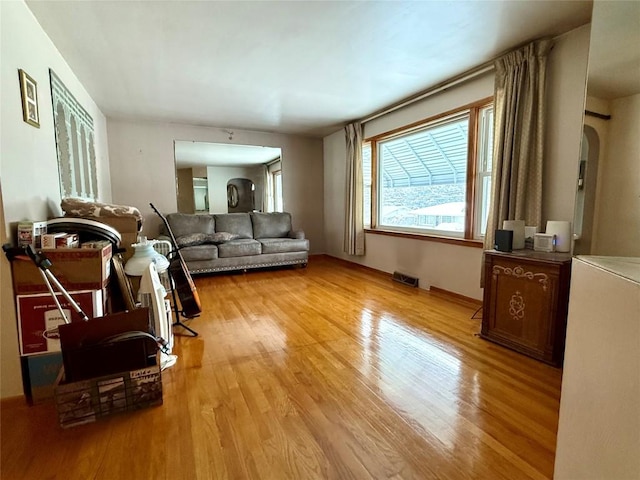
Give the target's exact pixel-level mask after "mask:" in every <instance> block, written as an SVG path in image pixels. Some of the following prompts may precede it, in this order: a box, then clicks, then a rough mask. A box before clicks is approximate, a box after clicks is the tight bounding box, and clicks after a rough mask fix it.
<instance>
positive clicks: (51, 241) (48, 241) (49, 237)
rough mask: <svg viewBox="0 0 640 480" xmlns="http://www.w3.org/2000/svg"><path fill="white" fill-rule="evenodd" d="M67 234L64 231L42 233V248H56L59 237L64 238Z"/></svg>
mask: <svg viewBox="0 0 640 480" xmlns="http://www.w3.org/2000/svg"><path fill="white" fill-rule="evenodd" d="M66 235H67V234H66V233H64V232H58V233H46V234H44V235H42V248H56V243H57V241H58V239H59V238H64V237H65V236H66Z"/></svg>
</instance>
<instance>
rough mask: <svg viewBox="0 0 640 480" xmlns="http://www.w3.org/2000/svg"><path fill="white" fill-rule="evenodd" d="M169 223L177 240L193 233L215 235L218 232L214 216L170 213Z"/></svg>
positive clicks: (168, 216)
mask: <svg viewBox="0 0 640 480" xmlns="http://www.w3.org/2000/svg"><path fill="white" fill-rule="evenodd" d="M167 221H168V222H169V226H170V227H171V231H172V232H173V235H174V236H175V237H176V239H177V238H178V237H182V236H184V235H190V234H192V233H214V232H215V231H216V229H215V225H216V224H215V219H214V218H213V215H193V214H189V213H170V214H169V215H167ZM221 230H223V229H221Z"/></svg>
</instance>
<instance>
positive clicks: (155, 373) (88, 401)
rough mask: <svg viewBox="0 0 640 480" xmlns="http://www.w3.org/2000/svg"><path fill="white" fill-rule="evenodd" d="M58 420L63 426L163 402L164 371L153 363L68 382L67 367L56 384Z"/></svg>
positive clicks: (92, 420)
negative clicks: (111, 373)
mask: <svg viewBox="0 0 640 480" xmlns="http://www.w3.org/2000/svg"><path fill="white" fill-rule="evenodd" d="M54 394H55V402H56V409H57V411H58V420H59V422H60V425H61V426H62V427H63V428H68V427H73V426H76V425H83V424H85V423H91V422H95V421H96V420H97V419H99V418H101V417H106V416H109V415H115V414H117V413H122V412H129V411H133V410H138V409H141V408H146V407H151V406H156V405H162V374H161V373H160V367H159V366H158V365H153V366H150V367H147V368H141V369H139V370H132V371H129V372H122V373H117V374H113V375H105V376H103V377H96V378H92V379H89V380H82V381H80V382H73V383H65V382H64V371H61V372H60V376H59V377H58V380H57V381H56V386H55V388H54Z"/></svg>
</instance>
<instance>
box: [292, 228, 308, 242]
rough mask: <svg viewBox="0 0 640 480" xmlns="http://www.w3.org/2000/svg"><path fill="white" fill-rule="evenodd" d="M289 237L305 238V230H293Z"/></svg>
mask: <svg viewBox="0 0 640 480" xmlns="http://www.w3.org/2000/svg"><path fill="white" fill-rule="evenodd" d="M289 238H294V239H296V240H304V239H305V236H304V231H303V230H291V231H290V232H289Z"/></svg>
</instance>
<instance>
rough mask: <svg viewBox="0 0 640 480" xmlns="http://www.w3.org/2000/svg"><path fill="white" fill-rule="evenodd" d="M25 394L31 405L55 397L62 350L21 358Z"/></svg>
mask: <svg viewBox="0 0 640 480" xmlns="http://www.w3.org/2000/svg"><path fill="white" fill-rule="evenodd" d="M20 361H21V364H22V380H23V386H24V395H25V397H26V399H27V402H28V403H29V404H30V405H35V404H38V403H43V402H46V401H47V400H51V399H53V387H54V385H55V383H56V379H57V378H58V374H59V373H60V369H61V368H62V354H61V353H60V352H55V353H45V354H42V355H30V356H28V357H21V358H20Z"/></svg>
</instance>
